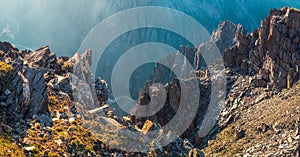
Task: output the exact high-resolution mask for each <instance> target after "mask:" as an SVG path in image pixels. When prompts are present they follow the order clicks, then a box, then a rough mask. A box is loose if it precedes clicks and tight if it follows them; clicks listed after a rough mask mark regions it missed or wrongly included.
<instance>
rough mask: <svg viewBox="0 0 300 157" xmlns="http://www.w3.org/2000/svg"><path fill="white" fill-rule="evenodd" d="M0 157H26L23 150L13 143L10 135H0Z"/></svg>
mask: <svg viewBox="0 0 300 157" xmlns="http://www.w3.org/2000/svg"><path fill="white" fill-rule="evenodd" d="M0 156H1V157H11V156H18V157H25V154H24V152H23V150H22V149H21V148H20V147H19V146H18V145H17V144H16V143H15V142H13V139H12V137H11V136H10V135H7V134H0Z"/></svg>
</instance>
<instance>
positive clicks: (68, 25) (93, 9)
mask: <svg viewBox="0 0 300 157" xmlns="http://www.w3.org/2000/svg"><path fill="white" fill-rule="evenodd" d="M0 6H9V7H2V8H1V9H0V39H1V40H2V41H9V42H12V43H14V44H15V45H16V46H17V47H19V48H20V49H24V48H28V49H36V48H39V47H41V46H45V45H49V46H50V47H51V50H52V51H54V52H58V54H57V55H58V56H64V55H68V56H70V55H72V54H74V53H75V52H76V51H78V48H79V46H80V43H81V42H82V40H83V39H84V37H85V36H86V35H87V34H88V32H89V31H90V30H91V29H92V28H93V27H94V26H95V25H97V24H98V23H99V22H101V21H102V20H103V19H105V18H107V17H109V16H111V15H113V14H114V13H117V12H118V11H121V10H125V9H129V8H133V7H139V6H162V7H169V8H174V9H177V10H179V11H182V12H184V13H186V14H188V15H190V16H192V17H193V18H195V19H196V20H197V21H199V22H200V23H201V24H202V25H203V26H204V27H205V28H206V29H207V30H208V31H209V32H212V31H213V30H214V29H216V28H217V25H218V24H219V23H220V22H221V21H223V20H225V19H226V20H230V21H232V22H234V23H241V24H242V25H243V26H244V27H245V28H246V29H247V30H248V31H252V30H253V29H254V28H257V27H258V26H259V24H260V20H261V19H262V18H263V17H264V16H267V15H268V11H269V9H270V8H281V7H282V6H291V7H299V6H300V4H299V2H297V1H294V0H278V1H273V0H266V1H259V0H250V1H246V0H242V1H239V0H230V1H226V2H225V1H223V0H213V1H210V0H188V1H173V0H165V1H159V0H143V1H138V0H126V1H122V0H113V1H111V0H89V1H86V0H78V1H72V0H65V1H58V0H54V1H47V0H27V1H18V0H11V1H0ZM174 20H176V21H178V22H180V21H179V20H178V19H174ZM100 38H101V36H100ZM81 53H82V52H81Z"/></svg>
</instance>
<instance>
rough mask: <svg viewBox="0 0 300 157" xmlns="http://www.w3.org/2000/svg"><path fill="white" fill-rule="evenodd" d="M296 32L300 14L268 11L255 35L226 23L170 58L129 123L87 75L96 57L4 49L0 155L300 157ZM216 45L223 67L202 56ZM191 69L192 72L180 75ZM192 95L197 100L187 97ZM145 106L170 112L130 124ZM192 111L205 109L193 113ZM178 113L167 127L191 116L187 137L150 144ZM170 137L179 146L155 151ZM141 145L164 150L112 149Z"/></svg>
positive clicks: (101, 83)
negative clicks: (213, 105)
mask: <svg viewBox="0 0 300 157" xmlns="http://www.w3.org/2000/svg"><path fill="white" fill-rule="evenodd" d="M299 30H300V11H299V10H297V9H293V8H287V7H285V8H282V9H280V10H276V9H274V10H271V11H270V16H268V17H266V18H265V19H264V20H263V21H262V23H261V26H260V28H259V29H257V30H254V31H253V32H252V33H247V31H246V30H245V29H244V28H243V27H242V26H241V25H240V24H238V25H236V24H233V23H231V22H229V21H224V22H222V23H221V24H220V25H219V27H218V29H217V30H215V31H214V32H213V34H212V37H211V39H210V41H207V42H206V43H202V44H201V45H199V46H197V47H188V46H182V47H181V48H180V49H179V50H178V52H177V53H175V54H173V55H170V56H168V57H166V58H164V59H163V60H162V62H163V63H166V65H167V66H168V67H172V69H169V68H167V67H166V66H163V65H162V64H157V65H156V66H155V69H154V70H153V74H152V76H151V78H150V79H149V81H148V82H147V84H146V85H145V87H144V89H143V90H142V91H141V92H140V95H139V99H138V101H137V104H138V105H140V106H137V107H135V108H133V109H132V115H128V116H124V117H119V116H118V115H117V114H116V112H115V109H113V108H111V107H110V105H109V104H108V103H109V102H107V100H108V98H109V95H110V92H109V89H108V86H107V83H106V82H105V80H103V79H101V78H100V77H98V78H97V79H94V78H95V76H93V74H92V73H91V71H90V66H91V64H92V62H91V60H92V59H91V58H92V50H87V51H86V52H84V53H83V54H79V53H76V54H75V55H74V56H73V57H71V58H70V57H60V58H58V57H56V55H55V53H52V52H51V51H50V49H49V47H48V46H46V47H42V48H40V49H37V50H35V51H32V52H31V51H27V50H25V51H19V50H18V49H16V48H15V47H13V46H12V45H11V44H10V43H7V42H0V123H1V127H0V141H1V143H2V145H0V150H1V151H0V156H203V155H204V154H203V153H202V151H203V152H204V153H205V154H206V155H213V156H214V155H215V156H234V155H244V156H255V155H256V156H261V155H266V153H267V155H270V156H284V155H287V156H288V155H290V156H292V155H296V154H297V153H298V155H299V151H300V150H299V136H300V135H299V130H300V128H299V127H300V123H299V119H300V117H299V105H298V102H299V94H297V92H298V91H299V83H297V82H298V80H299V64H300V62H299V59H300V33H299ZM214 45H216V46H217V47H218V48H219V51H220V52H221V54H222V57H223V61H224V66H223V65H222V63H221V62H219V61H218V62H215V64H214V65H213V66H211V65H210V66H209V67H208V64H207V62H206V61H205V60H204V57H203V56H202V54H205V53H206V52H207V51H208V50H211V49H213V48H214ZM182 56H184V57H185V58H186V60H185V59H183V58H182ZM214 57H215V56H214ZM219 59H220V58H219ZM186 61H188V62H189V63H191V65H192V69H190V71H185V70H182V69H186V67H185V66H186V64H184V63H185V62H186ZM222 67H224V73H225V75H224V77H226V78H225V79H226V80H227V82H226V89H224V91H223V92H222V91H219V92H216V93H212V91H213V85H214V84H213V81H214V80H215V77H214V75H216V76H221V75H219V74H220V73H222V72H223V71H222V70H220V69H222ZM172 70H174V71H176V72H177V73H176V75H175V73H174V71H172ZM211 70H213V72H212V71H211ZM212 74H214V75H212ZM154 83H162V84H163V85H155V86H152V85H153V84H154ZM194 88H197V89H199V92H197V90H195V91H194V90H192V91H190V90H189V89H194ZM164 91H166V93H165V94H166V95H165V97H161V95H162V92H164ZM182 93H184V94H182ZM223 95H224V98H225V100H224V102H223V101H222V102H220V104H217V106H218V108H219V109H220V111H219V112H220V115H218V117H211V118H217V121H216V122H212V125H213V126H212V127H211V128H209V129H210V130H208V131H209V132H208V133H207V134H206V135H205V136H198V135H199V132H201V131H199V128H201V126H202V125H203V123H204V117H205V116H207V114H209V111H211V109H209V103H210V101H212V99H213V98H214V97H220V98H222V96H223ZM149 102H156V103H158V102H164V104H163V107H162V109H161V110H160V111H159V112H157V113H155V114H154V115H152V116H148V117H138V116H134V113H135V114H138V113H139V112H143V111H145V110H146V111H147V110H150V109H151V107H153V105H154V107H156V106H155V105H156V103H154V104H150V105H152V106H148V105H147V104H148V103H149ZM191 104H197V105H198V106H199V107H198V108H197V109H196V110H194V109H193V108H192V107H191ZM146 105H147V106H146ZM141 106H146V107H141ZM147 107H148V108H147ZM179 110H180V114H181V115H182V116H181V117H180V118H179V121H175V123H174V122H172V124H174V125H173V126H171V127H174V128H178V129H180V127H181V125H180V122H182V121H183V122H185V121H186V123H188V120H187V119H188V118H189V117H190V116H193V117H191V118H192V121H191V124H190V125H189V126H188V128H187V130H186V131H184V132H183V134H180V136H178V135H177V134H176V131H173V130H171V131H170V132H168V134H167V135H166V136H163V135H161V136H160V138H156V139H154V140H152V141H149V138H148V137H147V136H146V135H147V134H148V133H149V132H150V131H152V130H158V131H159V133H161V132H164V131H165V130H162V127H164V126H166V125H167V124H168V123H171V121H172V120H173V119H174V117H176V115H177V114H178V112H179ZM191 112H194V113H195V115H191V114H190V113H191ZM177 118H178V117H177ZM176 122H178V123H176ZM188 124H189V123H188ZM126 129H127V130H131V131H132V132H138V133H140V134H139V135H140V136H132V135H130V133H128V132H126V131H125V130H126ZM174 137H175V138H174ZM124 138H125V139H124ZM167 138H170V139H172V141H173V142H171V143H170V144H168V145H166V146H164V147H162V148H161V147H159V145H160V143H163V141H164V140H168V139H167ZM173 138H174V140H173ZM124 140H125V141H126V142H124ZM139 142H142V143H144V144H145V145H147V146H149V147H151V148H157V146H158V149H156V150H151V151H149V152H140V153H130V152H126V151H122V150H118V149H115V147H114V146H119V147H126V146H128V145H131V146H133V147H134V148H136V149H138V148H139V147H143V146H142V145H138V143H139ZM154 145H156V146H154ZM202 148H203V149H202ZM200 149H202V151H200Z"/></svg>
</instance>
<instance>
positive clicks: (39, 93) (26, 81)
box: [0, 42, 50, 118]
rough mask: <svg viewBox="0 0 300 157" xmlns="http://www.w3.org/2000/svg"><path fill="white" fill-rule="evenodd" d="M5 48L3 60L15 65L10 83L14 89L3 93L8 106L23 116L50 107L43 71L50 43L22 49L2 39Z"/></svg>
mask: <svg viewBox="0 0 300 157" xmlns="http://www.w3.org/2000/svg"><path fill="white" fill-rule="evenodd" d="M0 45H1V47H0V48H1V51H3V52H4V56H3V57H2V58H1V60H2V61H5V62H8V63H9V64H11V65H12V66H13V72H14V74H13V77H12V79H11V81H10V82H9V84H10V90H11V92H8V93H4V95H3V93H2V96H3V97H5V99H6V100H3V101H4V102H6V104H7V107H8V108H9V109H11V110H12V111H14V112H16V113H18V114H20V116H21V117H23V118H26V117H32V116H33V115H34V114H36V113H38V112H42V111H44V110H45V109H47V101H48V98H47V84H46V81H45V78H44V74H45V73H46V72H47V71H48V70H47V69H46V67H47V65H49V55H50V50H49V47H43V48H41V49H38V50H36V51H34V52H25V51H24V52H19V51H18V50H17V49H15V48H13V46H11V45H10V44H9V43H5V42H3V43H2V42H1V44H0Z"/></svg>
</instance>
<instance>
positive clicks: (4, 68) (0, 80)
mask: <svg viewBox="0 0 300 157" xmlns="http://www.w3.org/2000/svg"><path fill="white" fill-rule="evenodd" d="M12 75H13V67H12V66H11V65H9V64H7V63H4V62H0V87H1V88H0V91H3V90H5V89H7V88H9V87H10V86H11V83H10V82H11V79H12Z"/></svg>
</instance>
